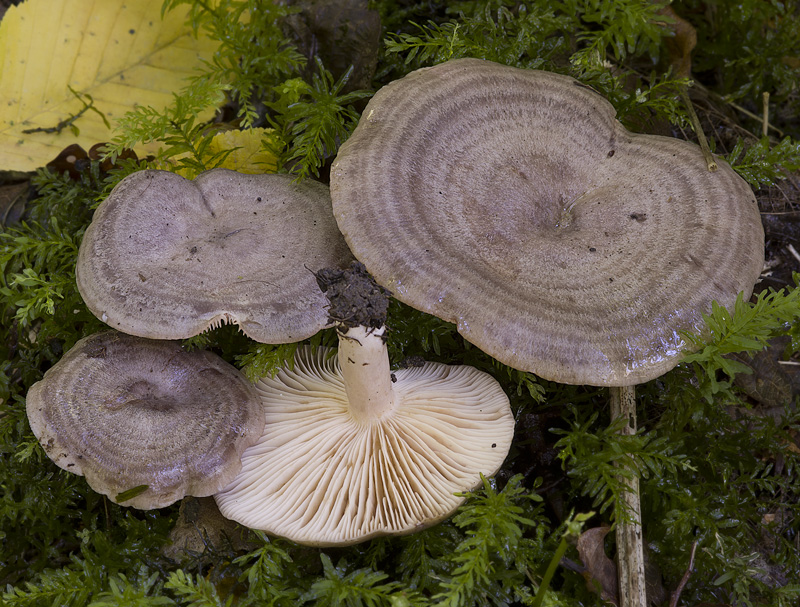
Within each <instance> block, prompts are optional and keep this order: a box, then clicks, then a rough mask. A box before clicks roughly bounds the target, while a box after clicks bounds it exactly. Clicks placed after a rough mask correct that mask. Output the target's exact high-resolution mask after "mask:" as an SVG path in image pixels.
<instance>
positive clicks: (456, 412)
mask: <svg viewBox="0 0 800 607" xmlns="http://www.w3.org/2000/svg"><path fill="white" fill-rule="evenodd" d="M319 276H320V282H321V285H322V286H324V287H325V288H326V289H327V292H328V294H329V297H330V300H331V308H330V314H331V316H332V318H334V319H335V320H336V323H337V330H338V332H339V350H338V355H334V354H333V353H332V352H331V351H330V350H329V349H326V348H319V349H318V350H316V351H314V350H312V349H310V348H301V349H299V350H298V351H297V354H296V355H295V361H294V366H293V367H291V368H283V369H281V370H280V371H279V372H278V374H277V375H276V376H275V377H273V378H270V377H265V378H263V379H261V380H260V381H259V382H258V383H257V384H256V389H257V390H258V392H259V394H260V396H261V399H262V402H263V404H264V407H265V410H266V424H265V430H264V435H263V436H262V437H261V438H260V439H259V441H258V442H257V443H256V444H255V445H253V446H252V447H250V448H249V449H247V450H246V451H245V452H244V455H243V467H242V471H241V472H240V473H239V475H238V476H237V477H236V479H235V480H234V481H233V482H232V483H231V485H230V486H228V487H226V488H225V490H224V491H223V492H221V493H219V494H217V495H216V496H215V498H216V500H217V503H218V504H219V507H220V511H221V512H222V513H223V515H224V516H226V517H227V518H231V519H233V520H235V521H238V522H240V523H242V524H244V525H246V526H248V527H252V528H255V529H262V530H266V531H268V532H270V533H274V534H276V535H281V536H284V537H287V538H289V539H291V540H293V541H296V542H300V543H304V544H310V545H316V546H325V545H344V544H353V543H356V542H360V541H364V540H366V539H369V538H371V537H375V536H379V535H387V534H401V533H409V532H412V531H415V530H418V529H422V528H423V527H426V526H429V525H432V524H434V523H436V522H439V521H440V520H442V519H444V518H446V517H447V516H448V515H449V514H451V513H452V511H453V510H455V509H456V508H457V506H458V505H459V504H460V503H461V502H462V501H463V497H459V496H456V495H454V494H455V493H458V492H463V491H467V490H469V489H471V488H473V487H475V486H476V485H478V484H479V483H480V480H481V479H480V476H481V474H483V475H487V476H488V475H491V474H494V473H495V472H496V471H497V469H498V468H499V467H500V465H501V464H502V462H503V460H504V459H505V457H506V454H507V452H508V449H509V447H510V445H511V439H512V436H513V432H514V419H513V416H512V414H511V409H510V407H509V402H508V397H507V396H506V395H505V393H504V392H503V390H502V389H501V388H500V386H499V384H498V383H497V382H496V381H495V380H494V379H493V378H492V377H491V376H489V375H487V374H486V373H483V372H482V371H478V370H477V369H474V368H472V367H466V366H451V365H444V364H438V363H432V362H428V363H425V364H424V365H423V366H421V367H414V368H408V369H399V370H397V371H395V372H394V373H392V372H391V371H390V368H389V356H388V354H387V350H386V344H385V341H384V339H385V334H384V331H385V327H384V326H383V324H384V321H385V316H386V299H387V296H386V294H385V293H383V292H382V290H381V289H379V288H378V287H377V285H375V284H374V282H372V279H371V278H370V277H369V276H368V275H367V274H366V273H365V272H364V271H363V266H360V264H357V265H356V266H354V267H353V268H352V269H350V270H347V271H346V272H342V271H338V270H326V271H324V272H321V273H320V274H319Z"/></svg>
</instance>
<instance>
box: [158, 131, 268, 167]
mask: <svg viewBox="0 0 800 607" xmlns="http://www.w3.org/2000/svg"><path fill="white" fill-rule="evenodd" d="M274 133H275V129H262V128H252V129H245V130H230V131H222V132H220V133H217V134H216V135H214V137H213V138H212V139H211V143H209V145H208V148H206V150H205V153H204V154H203V162H206V161H208V160H210V159H211V158H212V157H213V156H214V155H215V154H217V153H218V152H221V151H223V150H233V151H232V152H231V153H230V154H228V155H227V156H226V158H225V160H224V161H223V162H222V163H221V164H220V165H219V166H220V167H221V168H223V169H231V170H232V171H238V172H239V173H248V174H250V175H259V174H262V173H274V172H275V171H277V170H278V158H277V157H276V156H275V154H273V153H272V152H268V151H267V150H265V149H264V145H263V142H264V141H267V140H268V139H272V140H273V141H275V139H274V137H275V134H274ZM184 156H186V154H181V155H178V156H174V157H171V158H168V159H167V162H166V163H165V164H164V166H163V167H162V168H163V169H166V170H169V171H173V172H174V173H177V174H178V175H182V176H183V177H186V178H187V179H194V178H195V177H196V176H197V172H196V171H192V170H190V169H188V168H183V167H182V168H175V164H176V161H177V160H180V159H181V158H182V157H184Z"/></svg>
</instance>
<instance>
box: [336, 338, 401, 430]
mask: <svg viewBox="0 0 800 607" xmlns="http://www.w3.org/2000/svg"><path fill="white" fill-rule="evenodd" d="M385 330H386V328H385V327H381V328H380V329H371V328H369V327H364V326H357V327H352V328H347V327H344V326H340V327H339V365H340V366H341V368H342V378H343V379H344V388H345V392H346V393H347V400H348V401H349V402H350V415H352V417H353V419H355V420H356V421H358V422H361V423H374V422H377V421H379V420H381V419H383V417H384V416H385V415H387V414H388V413H390V412H391V411H392V410H393V409H394V406H395V398H394V390H393V389H392V374H391V371H390V370H389V352H388V351H387V349H386V344H385V343H384V341H383V333H384V331H385Z"/></svg>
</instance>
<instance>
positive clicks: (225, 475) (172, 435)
mask: <svg viewBox="0 0 800 607" xmlns="http://www.w3.org/2000/svg"><path fill="white" fill-rule="evenodd" d="M27 412H28V421H29V422H30V425H31V428H32V430H33V433H34V434H35V435H36V438H37V439H38V440H39V442H40V443H41V445H42V447H43V448H44V450H45V453H47V455H48V457H50V459H52V460H53V461H54V462H55V463H56V464H57V465H58V466H60V467H61V468H63V469H64V470H67V471H69V472H74V473H75V474H79V475H83V476H85V477H86V480H87V482H88V483H89V485H90V486H91V487H92V489H94V490H95V491H97V492H98V493H102V494H104V495H107V496H108V497H109V499H111V501H117V496H118V495H119V494H121V493H125V492H129V493H133V494H136V493H137V491H131V490H132V489H136V488H138V487H143V486H147V489H146V490H144V491H143V492H141V493H139V494H138V495H135V497H132V498H131V499H127V500H124V501H122V500H121V501H120V502H119V503H121V504H123V505H125V506H133V507H135V508H141V509H145V510H146V509H151V508H161V507H164V506H168V505H169V504H171V503H173V502H175V501H176V500H179V499H181V498H182V497H184V496H185V495H195V496H208V495H212V494H214V493H216V492H217V491H219V490H220V489H221V488H223V487H224V486H225V485H227V484H228V483H230V482H231V480H233V478H234V477H235V476H236V474H237V473H238V472H239V470H240V469H241V454H242V452H243V451H244V449H245V448H246V447H248V446H249V445H251V444H252V443H253V442H254V441H255V440H257V439H258V437H259V436H260V434H261V432H262V430H263V427H264V412H263V409H262V408H261V405H260V404H259V401H258V395H257V394H256V392H255V388H254V387H253V386H252V384H250V382H248V381H247V379H246V378H245V377H244V375H242V374H241V373H240V372H239V371H238V370H237V369H236V368H235V367H233V366H231V365H229V364H228V363H226V362H225V361H224V360H222V359H221V358H220V357H218V356H217V355H215V354H212V353H211V352H204V351H196V352H186V351H184V350H182V349H181V347H180V346H179V345H178V344H176V343H173V342H165V341H151V340H147V339H142V338H139V337H133V336H130V335H125V334H122V333H117V332H116V331H107V332H104V333H96V334H94V335H90V336H89V337H85V338H83V339H82V340H80V341H78V342H77V343H76V344H75V346H73V347H72V348H71V349H70V350H69V351H68V352H67V353H66V354H65V355H64V356H63V357H62V359H61V360H60V361H59V362H58V363H56V364H55V365H54V366H53V367H52V368H50V369H49V370H48V371H47V373H45V375H44V378H43V379H42V380H41V381H39V382H37V383H35V384H34V385H33V386H31V389H30V390H29V391H28V395H27ZM140 491H141V489H140ZM123 497H124V496H123Z"/></svg>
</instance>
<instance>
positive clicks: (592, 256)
mask: <svg viewBox="0 0 800 607" xmlns="http://www.w3.org/2000/svg"><path fill="white" fill-rule="evenodd" d="M717 162H718V164H719V170H718V171H716V172H714V173H710V172H708V170H707V168H706V163H705V162H704V160H703V157H702V155H701V152H700V150H699V148H697V147H696V146H694V145H692V144H689V143H686V142H683V141H679V140H676V139H671V138H666V137H658V136H652V135H638V134H633V133H630V132H628V131H627V130H626V129H625V128H624V127H622V125H621V124H620V123H619V122H618V121H617V120H616V119H615V111H614V108H613V107H612V106H611V104H609V103H608V101H606V100H605V99H603V98H602V97H601V96H600V95H598V94H597V93H596V92H594V91H593V90H591V89H590V88H588V87H586V86H584V85H582V84H580V83H579V82H577V81H575V80H573V79H571V78H568V77H566V76H560V75H557V74H552V73H547V72H540V71H533V70H521V69H516V68H511V67H507V66H502V65H498V64H495V63H491V62H486V61H481V60H477V59H461V60H456V61H451V62H448V63H444V64H440V65H437V66H435V67H432V68H425V69H421V70H417V71H416V72H413V73H412V74H410V75H408V76H407V77H405V78H403V79H401V80H398V81H396V82H393V83H391V84H389V85H387V86H385V87H384V88H382V89H381V90H380V91H378V93H377V94H376V95H375V96H374V97H373V98H372V100H371V101H370V102H369V104H368V105H367V107H366V109H365V110H364V113H363V116H362V118H361V121H360V122H359V125H358V127H357V128H356V130H355V132H354V133H353V135H352V136H351V137H350V139H349V140H348V141H347V142H345V144H344V145H343V146H342V147H341V149H340V151H339V154H338V156H337V159H336V161H335V162H334V165H333V167H332V170H331V195H332V198H333V208H334V215H335V217H336V220H337V222H338V224H339V227H340V229H341V230H342V232H343V233H344V235H345V238H346V240H347V242H348V244H349V246H350V248H351V250H352V251H353V254H354V255H355V257H356V258H357V259H358V260H360V261H361V262H363V263H364V265H365V266H366V267H367V269H368V270H369V272H370V273H371V274H372V275H373V276H374V277H375V279H376V280H377V282H378V283H379V284H381V285H383V286H385V287H387V288H388V289H390V290H391V291H392V292H393V294H394V295H395V297H397V298H398V299H399V300H401V301H403V302H405V303H407V304H409V305H411V306H413V307H415V308H418V309H420V310H423V311H425V312H429V313H431V314H434V315H436V316H438V317H440V318H443V319H445V320H448V321H451V322H454V323H456V324H457V326H458V330H459V332H460V333H461V334H462V335H463V336H464V337H465V338H466V339H468V340H469V341H471V342H472V343H474V344H475V345H477V346H478V347H480V348H481V349H482V350H484V351H485V352H487V353H489V354H490V355H492V356H493V357H495V358H497V359H498V360H500V361H502V362H504V363H506V364H508V365H510V366H512V367H515V368H518V369H524V370H528V371H532V372H534V373H536V374H538V375H540V376H542V377H544V378H547V379H551V380H554V381H559V382H565V383H573V384H591V385H606V386H622V385H634V384H638V383H641V382H644V381H647V380H649V379H652V378H654V377H657V376H659V375H661V374H662V373H664V372H666V371H668V370H669V369H671V368H672V367H673V366H674V365H675V364H677V362H678V361H679V359H680V356H681V351H682V350H683V348H684V347H685V344H684V340H682V338H681V337H680V332H681V331H696V330H699V329H701V327H702V326H703V321H702V314H703V313H709V312H710V311H711V302H712V301H714V300H716V301H717V302H718V303H720V304H721V305H723V306H726V307H731V306H732V304H733V303H734V301H735V299H736V295H737V294H738V293H739V292H744V296H745V297H748V296H749V294H750V293H751V291H752V287H753V285H754V284H755V282H756V280H757V279H758V276H759V273H760V271H761V268H762V265H763V255H764V253H763V247H764V234H763V230H762V227H761V222H760V218H759V213H758V209H757V206H756V201H755V197H754V196H753V193H752V191H751V190H750V188H749V186H748V185H747V183H745V182H744V181H743V180H742V179H741V178H739V177H738V176H737V175H736V174H735V173H734V171H733V170H732V169H731V168H730V167H729V166H728V165H727V164H726V163H725V162H724V161H722V160H718V161H717Z"/></svg>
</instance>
